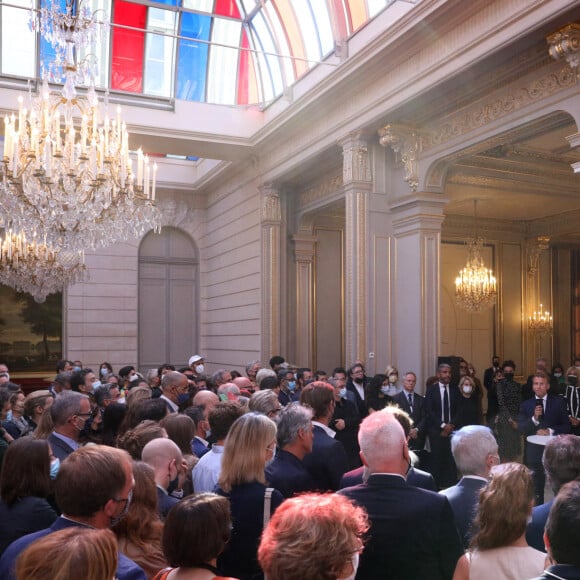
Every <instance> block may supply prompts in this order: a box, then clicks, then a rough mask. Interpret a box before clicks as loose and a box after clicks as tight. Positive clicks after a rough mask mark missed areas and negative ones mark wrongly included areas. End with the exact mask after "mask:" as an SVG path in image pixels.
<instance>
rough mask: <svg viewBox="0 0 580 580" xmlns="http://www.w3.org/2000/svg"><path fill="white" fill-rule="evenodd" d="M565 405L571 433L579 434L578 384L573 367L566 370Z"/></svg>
mask: <svg viewBox="0 0 580 580" xmlns="http://www.w3.org/2000/svg"><path fill="white" fill-rule="evenodd" d="M565 396H566V406H567V408H568V417H569V419H570V425H571V427H572V434H573V435H580V384H579V381H578V374H577V371H576V369H575V368H574V367H570V368H569V369H568V371H567V372H566V392H565Z"/></svg>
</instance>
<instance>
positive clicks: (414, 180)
mask: <svg viewBox="0 0 580 580" xmlns="http://www.w3.org/2000/svg"><path fill="white" fill-rule="evenodd" d="M378 133H379V137H380V139H379V143H380V144H381V145H382V146H383V147H390V148H391V149H392V150H393V151H394V152H395V158H396V160H397V162H399V163H402V165H403V167H404V169H405V175H404V177H403V180H404V181H405V182H407V183H408V184H409V187H410V188H411V191H417V187H419V168H418V164H417V158H418V155H419V153H420V152H421V150H422V138H421V135H420V134H419V132H418V131H417V129H416V128H413V127H409V126H407V125H402V124H397V123H390V124H388V125H385V126H384V127H382V128H381V129H379V131H378Z"/></svg>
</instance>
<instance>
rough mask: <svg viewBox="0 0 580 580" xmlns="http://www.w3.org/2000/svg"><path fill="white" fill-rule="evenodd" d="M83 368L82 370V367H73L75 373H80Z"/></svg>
mask: <svg viewBox="0 0 580 580" xmlns="http://www.w3.org/2000/svg"><path fill="white" fill-rule="evenodd" d="M81 370H82V369H81V367H73V372H75V373H78V372H80V371H81Z"/></svg>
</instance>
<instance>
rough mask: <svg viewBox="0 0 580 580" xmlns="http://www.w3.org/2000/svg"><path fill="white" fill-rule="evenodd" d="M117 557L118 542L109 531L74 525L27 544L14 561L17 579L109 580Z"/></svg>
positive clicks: (114, 569)
mask: <svg viewBox="0 0 580 580" xmlns="http://www.w3.org/2000/svg"><path fill="white" fill-rule="evenodd" d="M117 560H118V554H117V541H116V539H115V535H114V534H113V532H111V530H95V529H92V528H82V527H78V526H74V527H72V528H67V529H64V530H60V531H58V532H53V533H52V534H48V535H47V536H44V537H43V538H40V539H39V540H36V541H35V542H34V543H32V544H30V545H29V546H28V548H26V549H25V550H24V551H23V552H22V554H21V555H20V556H19V557H18V560H17V561H16V579H17V580H38V579H39V578H82V579H83V580H109V579H111V580H112V579H113V578H115V576H116V573H117Z"/></svg>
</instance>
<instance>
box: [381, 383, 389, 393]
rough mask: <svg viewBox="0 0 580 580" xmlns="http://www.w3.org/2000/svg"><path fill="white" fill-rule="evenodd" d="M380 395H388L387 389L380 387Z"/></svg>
mask: <svg viewBox="0 0 580 580" xmlns="http://www.w3.org/2000/svg"><path fill="white" fill-rule="evenodd" d="M381 393H383V395H388V394H389V387H387V386H385V385H383V386H382V387H381Z"/></svg>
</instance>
